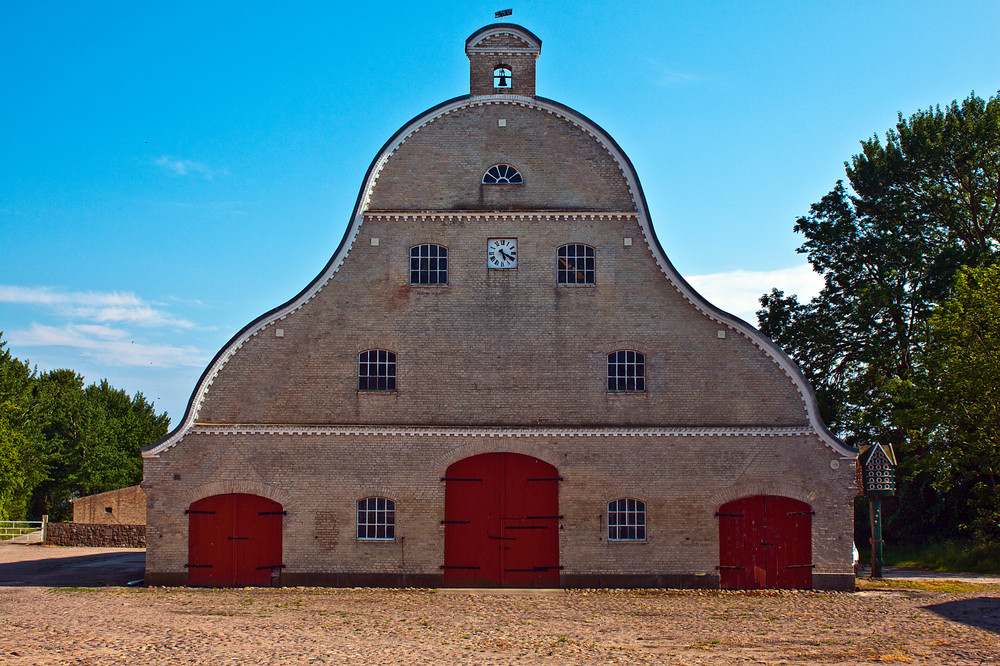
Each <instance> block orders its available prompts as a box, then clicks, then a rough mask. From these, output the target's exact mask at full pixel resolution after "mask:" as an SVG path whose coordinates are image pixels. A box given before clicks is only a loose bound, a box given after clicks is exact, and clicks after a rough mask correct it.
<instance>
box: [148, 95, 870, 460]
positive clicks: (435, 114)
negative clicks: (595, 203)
mask: <svg viewBox="0 0 1000 666" xmlns="http://www.w3.org/2000/svg"><path fill="white" fill-rule="evenodd" d="M494 104H496V105H511V106H520V107H525V108H530V109H536V110H539V111H544V112H545V113H548V114H550V115H553V116H555V117H557V118H560V119H562V120H565V121H566V122H568V123H571V124H573V125H575V126H576V127H577V128H578V129H580V130H581V131H582V132H584V133H585V134H587V135H588V136H590V137H592V138H593V139H594V140H595V141H597V142H598V143H599V144H600V145H601V146H602V147H603V148H604V149H605V150H606V151H607V152H608V154H609V155H610V156H611V158H612V159H613V160H614V161H615V162H616V163H617V165H618V168H619V170H620V171H621V173H622V175H623V177H624V178H625V181H626V183H627V185H628V188H629V193H630V195H631V197H632V201H633V203H634V205H635V208H636V212H635V213H634V215H636V216H637V218H638V224H639V227H640V229H641V230H642V234H643V239H644V240H645V242H646V247H647V249H648V251H649V252H650V254H651V255H652V257H653V260H654V261H655V262H656V264H657V266H659V268H660V272H661V273H662V274H663V276H664V277H665V278H666V279H667V281H668V282H669V283H670V284H671V285H672V286H673V287H674V289H675V290H677V292H678V293H679V294H680V295H681V296H682V297H683V298H684V299H685V300H686V301H687V302H688V303H690V304H691V305H692V306H694V307H695V308H696V309H697V310H698V311H699V312H701V313H702V314H703V315H705V316H706V317H708V318H709V319H711V320H712V321H714V322H716V323H718V324H720V325H722V326H725V327H727V328H728V329H730V330H732V331H735V332H737V333H739V334H741V335H743V336H744V337H745V338H747V339H748V340H749V341H750V342H751V343H752V344H753V345H755V346H756V347H757V348H759V349H760V350H761V351H763V352H764V353H765V354H766V355H767V356H768V357H769V358H771V360H772V362H774V364H775V365H777V366H778V367H779V368H781V370H782V371H783V372H784V374H785V375H786V376H787V377H788V379H789V381H791V382H792V384H793V385H794V386H795V388H796V390H798V392H799V395H800V397H801V399H802V402H803V408H804V411H805V413H806V415H807V418H808V421H809V423H810V424H811V425H812V426H813V429H814V432H815V433H816V434H817V435H818V436H819V438H820V440H821V441H822V442H823V444H824V445H826V446H827V447H829V448H830V449H832V450H833V451H835V452H836V453H838V454H841V455H842V456H844V457H846V458H853V457H856V453H855V452H854V451H853V450H852V449H850V448H848V447H846V446H845V445H844V444H843V443H842V442H840V440H838V439H836V438H835V437H833V436H832V435H831V434H830V433H829V431H827V429H826V427H825V426H824V425H823V422H822V420H821V419H820V416H819V407H818V405H817V404H816V401H815V399H814V398H813V394H812V391H811V389H810V388H809V386H808V385H807V384H806V382H805V379H804V378H803V377H802V375H801V373H799V371H798V368H797V367H796V366H795V365H794V363H793V362H792V361H791V360H790V359H789V358H788V357H787V356H786V355H784V354H783V353H781V352H780V351H779V350H778V348H777V347H776V346H775V345H774V344H773V343H772V342H771V341H770V340H768V339H767V338H766V337H764V336H763V335H762V334H761V333H760V332H759V331H757V330H756V329H754V328H753V327H752V326H750V325H749V324H747V323H746V322H744V321H742V320H741V319H739V318H737V317H735V316H733V315H731V314H729V313H726V312H722V311H721V310H718V309H716V308H715V307H713V306H712V305H711V304H709V303H708V301H706V300H705V299H704V298H702V297H701V295H700V294H698V293H697V292H696V291H695V290H694V289H693V288H692V287H691V286H690V285H689V284H688V283H687V282H685V281H684V280H683V279H682V278H681V277H680V276H679V275H678V274H677V273H676V272H675V271H674V269H673V266H672V265H671V264H670V262H669V261H668V260H667V257H666V255H665V254H663V252H662V251H661V250H660V247H659V244H658V243H657V241H656V238H655V235H654V233H653V228H652V222H651V220H650V217H649V212H648V211H647V210H646V206H645V200H644V198H643V197H642V195H641V188H640V186H639V180H638V177H637V175H636V174H635V171H634V170H633V169H632V167H631V163H630V162H629V160H628V158H627V157H626V156H625V154H624V153H623V152H622V151H621V150H620V149H619V148H618V146H617V144H615V142H614V141H613V140H611V138H610V137H609V136H608V135H607V134H606V133H605V132H604V130H602V129H601V128H600V127H598V126H597V125H595V124H594V123H592V122H591V121H589V120H588V119H586V118H584V117H583V116H580V115H579V114H576V113H575V112H573V111H571V110H569V109H567V108H566V107H563V106H559V105H556V104H554V103H552V102H549V101H547V100H544V99H539V98H534V97H523V96H518V95H479V96H474V97H464V98H458V99H455V100H452V101H451V102H448V103H445V104H443V105H441V106H438V107H435V108H434V109H432V110H431V111H429V112H427V113H425V114H423V115H421V116H418V117H417V118H415V119H413V120H412V121H410V122H409V123H408V124H407V125H405V126H404V127H403V129H402V130H400V131H399V132H398V133H397V134H396V135H395V137H394V139H393V140H392V141H391V142H390V143H388V144H386V146H385V148H384V149H383V150H382V152H381V153H380V154H379V155H378V156H377V157H376V159H375V161H374V162H373V164H372V168H371V169H369V171H368V175H367V177H366V179H365V182H364V183H363V185H362V189H361V196H360V197H359V204H358V206H357V208H356V209H355V212H354V218H353V219H352V221H351V224H350V226H349V227H348V229H347V232H346V234H345V242H344V243H343V245H342V247H341V248H340V251H339V252H338V253H337V254H336V255H335V256H334V257H333V259H332V260H331V262H330V264H329V265H328V266H327V268H326V269H325V270H324V272H323V273H322V274H320V275H319V276H318V277H317V278H316V280H314V281H313V283H312V284H311V285H310V287H309V288H307V289H306V290H305V291H303V292H302V294H300V295H299V296H298V297H297V298H296V299H294V300H293V301H290V302H289V303H288V304H287V305H285V307H283V308H282V309H280V310H278V311H277V312H276V313H275V314H273V315H272V316H271V317H270V318H268V319H266V320H263V321H261V322H259V323H258V324H257V325H256V326H255V327H253V328H248V329H247V330H246V331H244V332H243V333H242V334H241V335H240V336H239V337H238V338H236V339H234V340H233V341H232V343H231V344H230V345H229V346H228V347H226V349H225V350H224V351H223V353H220V354H219V356H218V357H217V358H216V359H215V361H214V362H213V363H212V365H211V366H210V367H209V369H208V370H207V371H206V373H205V375H204V377H203V379H202V380H201V381H200V382H199V384H198V387H197V388H196V389H195V393H194V398H193V399H192V405H191V407H192V408H191V409H190V410H188V412H187V413H186V414H185V419H184V422H183V423H182V424H181V426H180V427H178V428H177V430H175V431H174V432H173V433H172V435H171V436H170V437H168V438H167V439H164V440H163V441H161V442H160V443H159V444H158V445H157V446H156V447H155V448H152V449H150V450H149V451H148V452H146V453H144V454H143V455H148V456H153V457H155V456H156V455H158V454H159V453H161V452H162V451H165V450H167V449H169V448H170V447H172V446H173V445H174V444H176V443H177V442H179V441H180V440H181V439H182V438H183V437H184V434H185V433H186V432H188V431H190V430H191V429H192V428H193V427H194V426H195V423H196V419H197V416H198V412H199V411H200V409H201V406H202V404H203V402H204V399H205V396H206V394H207V393H208V390H209V388H210V387H211V385H212V383H213V382H214V381H215V378H216V376H218V373H219V371H221V369H222V368H223V367H224V366H225V365H226V363H228V362H229V359H230V358H232V357H233V355H234V354H235V353H236V352H237V351H239V349H240V348H241V347H242V346H243V345H244V344H245V343H246V342H247V341H248V340H250V339H251V338H253V337H255V336H257V335H258V334H259V333H261V332H262V331H264V330H265V329H267V328H268V327H270V326H273V325H274V324H276V323H277V322H280V321H282V320H283V319H285V318H286V317H287V316H288V315H290V314H291V313H293V312H295V311H297V310H299V309H301V308H302V307H303V306H304V305H305V304H306V303H308V302H309V301H310V300H312V299H313V298H314V297H315V296H316V294H318V293H319V292H321V291H322V290H323V289H324V288H325V287H326V285H327V283H329V282H330V280H332V279H333V278H334V276H335V275H336V274H337V272H338V271H339V270H340V268H341V266H342V265H343V263H344V260H345V259H346V258H347V257H348V255H349V254H350V252H351V249H352V248H353V247H354V243H355V242H356V241H357V239H358V235H359V233H360V231H361V227H362V226H363V224H364V221H365V219H366V217H369V216H370V215H375V214H389V213H370V214H369V213H366V212H365V211H366V210H368V206H369V205H370V203H371V198H372V193H373V191H374V189H375V186H376V185H377V184H378V179H379V176H380V175H381V173H382V170H383V169H384V168H385V165H386V163H387V162H388V160H389V159H390V158H391V157H392V156H393V154H395V152H396V151H397V150H398V149H399V148H400V147H401V146H402V145H403V144H404V143H406V141H407V140H408V139H409V138H410V137H411V136H413V135H414V134H416V133H417V132H419V131H420V130H421V129H422V128H424V127H425V126H427V125H429V124H430V123H432V122H435V121H436V120H438V119H439V118H443V117H445V116H447V115H449V114H451V113H454V112H456V111H459V110H463V109H467V108H471V107H478V106H489V105H494ZM400 214H402V213H400ZM413 214H416V213H413ZM426 214H431V215H433V214H434V213H433V212H427V213H426ZM437 214H439V215H445V214H446V213H437ZM447 214H448V215H451V214H452V213H447ZM455 214H456V215H457V214H459V213H455ZM516 214H518V213H515V215H516ZM520 214H525V213H520ZM562 214H569V215H573V214H576V215H591V214H593V213H583V212H579V213H562ZM604 214H605V215H617V214H625V213H616V212H608V213H604ZM628 214H629V215H632V214H633V213H628Z"/></svg>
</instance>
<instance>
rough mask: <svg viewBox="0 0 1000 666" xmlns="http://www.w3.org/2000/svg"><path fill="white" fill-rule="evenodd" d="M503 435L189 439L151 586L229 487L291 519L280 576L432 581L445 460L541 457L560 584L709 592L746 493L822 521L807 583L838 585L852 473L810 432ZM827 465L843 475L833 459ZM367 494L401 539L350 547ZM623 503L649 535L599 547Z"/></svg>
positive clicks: (172, 474) (176, 455)
mask: <svg viewBox="0 0 1000 666" xmlns="http://www.w3.org/2000/svg"><path fill="white" fill-rule="evenodd" d="M499 432H500V431H498V433H499ZM498 433H494V434H493V435H492V436H490V435H487V434H471V435H464V436H463V435H457V436H454V435H453V436H444V435H434V434H425V435H423V436H415V435H411V436H403V435H398V434H397V435H395V436H389V435H388V434H380V433H378V432H376V431H373V432H370V433H368V434H353V435H352V434H339V435H334V434H323V433H322V432H321V431H316V432H313V433H312V434H310V433H305V432H300V433H298V434H266V433H262V434H259V435H250V434H233V435H221V434H189V435H188V436H186V437H185V438H184V440H183V441H182V442H181V443H180V444H178V445H177V446H176V447H175V448H174V449H172V450H171V451H169V452H168V453H165V454H163V455H161V456H160V457H159V458H155V459H148V460H147V461H146V462H147V464H146V479H145V481H144V482H143V484H144V486H145V487H146V490H147V492H148V494H149V496H150V498H152V499H151V504H150V507H149V516H150V525H149V540H150V542H151V545H150V550H149V552H148V554H147V567H148V572H149V574H150V576H151V577H152V578H151V580H157V579H158V578H157V577H160V578H159V580H172V581H173V582H177V583H182V582H184V579H185V578H184V577H185V576H186V574H185V569H184V567H183V565H184V563H185V562H186V561H187V559H186V558H187V525H188V516H186V515H185V513H184V511H185V509H187V508H188V507H189V505H190V504H191V503H192V502H194V501H195V500H197V499H200V498H201V497H205V496H209V495H214V494H222V493H231V492H245V493H250V494H257V495H262V496H265V497H269V498H271V499H274V500H275V501H278V502H280V503H281V504H282V506H283V508H284V509H285V510H286V511H287V512H288V513H287V515H286V516H285V518H284V537H283V541H284V543H283V554H284V564H285V565H286V569H285V570H284V572H283V574H282V578H283V579H284V580H286V581H287V580H294V577H295V576H302V575H305V574H313V575H314V576H321V575H327V578H326V579H325V580H327V581H329V580H331V579H332V577H333V576H334V575H335V574H352V573H353V574H369V575H375V574H378V575H383V576H390V575H403V574H407V575H410V576H418V575H420V576H425V577H433V576H440V571H441V570H440V566H441V565H442V564H443V552H444V541H443V539H444V528H443V527H442V525H441V520H443V518H444V483H442V482H441V478H442V477H443V476H445V472H446V470H447V468H448V466H449V465H450V464H452V463H453V462H456V461H458V460H461V459H463V458H465V457H468V456H472V455H476V454H478V453H485V452H492V451H511V452H515V453H523V454H525V455H531V456H533V457H536V458H539V459H542V460H545V461H546V462H549V463H550V464H553V465H555V466H556V468H557V469H558V471H559V475H560V476H562V477H563V478H564V481H563V482H562V483H560V487H559V513H560V514H561V515H563V516H564V519H563V521H562V523H561V529H560V560H561V561H560V564H561V565H563V566H564V570H563V574H564V578H565V579H566V580H568V581H573V580H594V579H595V577H600V576H603V577H604V580H606V581H614V580H615V579H616V577H621V576H622V575H623V574H627V575H630V576H637V575H658V576H668V577H669V576H674V577H675V579H679V578H680V577H687V578H688V579H692V578H693V577H701V578H702V579H704V580H705V581H708V583H709V584H711V583H712V582H713V581H714V582H715V585H717V584H718V583H717V571H716V569H715V567H716V565H717V564H718V563H719V542H718V529H719V528H718V523H717V519H716V518H715V512H716V511H717V510H718V508H719V507H720V506H721V505H722V504H725V503H726V502H728V501H730V500H731V499H735V498H737V497H743V496H748V495H755V494H774V495H785V496H789V497H794V498H796V499H800V500H802V501H805V502H807V503H809V504H810V505H811V506H812V508H813V509H814V510H815V512H816V515H815V516H814V518H813V558H814V562H815V564H816V569H815V574H816V575H817V577H818V578H817V580H823V577H824V576H825V577H827V579H829V580H833V581H839V583H843V581H846V580H848V578H849V577H850V576H851V573H852V570H851V538H852V533H851V530H850V525H851V524H852V523H851V520H852V511H853V500H852V498H853V486H854V477H853V466H852V465H849V464H843V465H841V464H839V455H838V454H836V453H834V452H832V451H830V450H829V449H827V448H825V447H823V446H822V445H821V444H820V443H819V442H818V440H817V438H815V437H814V436H809V435H804V436H803V435H798V436H733V435H731V436H718V435H716V436H701V437H695V436H679V435H675V436H668V435H645V436H643V435H635V436H585V435H578V436H568V435H560V434H559V433H556V432H553V433H552V434H550V435H548V436H542V435H539V436H532V437H528V436H520V437H519V436H516V435H513V436H510V435H511V433H508V436H499V435H498ZM835 460H836V461H838V462H837V465H836V466H837V469H833V468H832V467H831V464H830V463H831V461H835ZM369 496H381V497H387V498H389V499H392V500H394V501H395V502H396V522H397V539H396V540H395V541H390V542H364V541H358V540H357V539H356V535H355V526H356V518H355V510H356V504H355V503H356V502H357V500H358V499H361V498H363V497H369ZM619 497H635V498H638V499H641V500H643V501H645V502H646V506H647V534H648V537H647V540H646V542H644V543H609V542H608V541H607V539H606V532H605V528H606V526H605V524H604V516H605V515H606V507H607V503H608V502H609V501H611V500H613V499H617V498H619ZM845 526H846V527H845ZM402 537H405V541H404V540H403V539H402ZM312 580H321V578H319V579H318V578H315V577H314V578H313V579H312ZM345 580H348V579H346V578H345ZM850 580H851V581H853V578H851V579H850ZM839 583H838V584H839Z"/></svg>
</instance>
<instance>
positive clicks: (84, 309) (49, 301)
mask: <svg viewBox="0 0 1000 666" xmlns="http://www.w3.org/2000/svg"><path fill="white" fill-rule="evenodd" d="M0 303H19V304H22V305H29V306H36V307H43V308H46V309H48V310H51V311H53V312H55V313H56V314H58V315H60V316H63V317H70V318H73V319H84V320H88V321H93V322H99V323H114V322H120V323H131V324H136V325H139V326H146V327H173V328H184V329H187V328H195V325H194V323H192V322H190V321H188V320H186V319H181V318H179V317H175V316H173V315H172V314H170V313H169V312H165V311H164V310H161V309H158V308H155V307H153V306H152V305H150V304H149V303H147V302H145V301H143V300H142V299H141V298H139V297H138V296H136V295H135V294H133V293H132V292H118V291H113V292H94V291H60V290H58V289H53V288H52V287H20V286H16V285H0Z"/></svg>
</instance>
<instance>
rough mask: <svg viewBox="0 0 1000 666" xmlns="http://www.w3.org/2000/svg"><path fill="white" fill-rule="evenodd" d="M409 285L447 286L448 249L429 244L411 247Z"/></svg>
mask: <svg viewBox="0 0 1000 666" xmlns="http://www.w3.org/2000/svg"><path fill="white" fill-rule="evenodd" d="M410 284H411V285H420V284H448V248H446V247H442V246H441V245H431V244H424V245H414V246H413V247H411V248H410Z"/></svg>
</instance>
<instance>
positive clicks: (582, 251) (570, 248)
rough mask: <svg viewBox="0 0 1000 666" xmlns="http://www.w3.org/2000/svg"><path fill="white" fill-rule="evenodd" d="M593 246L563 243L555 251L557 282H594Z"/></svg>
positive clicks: (590, 283)
mask: <svg viewBox="0 0 1000 666" xmlns="http://www.w3.org/2000/svg"><path fill="white" fill-rule="evenodd" d="M595 276H596V271H595V270H594V248H592V247H590V246H589V245H582V244H580V243H571V244H570V245H563V246H562V247H560V248H559V250H558V251H557V252H556V282H557V283H558V284H587V285H592V284H594V281H595Z"/></svg>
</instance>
